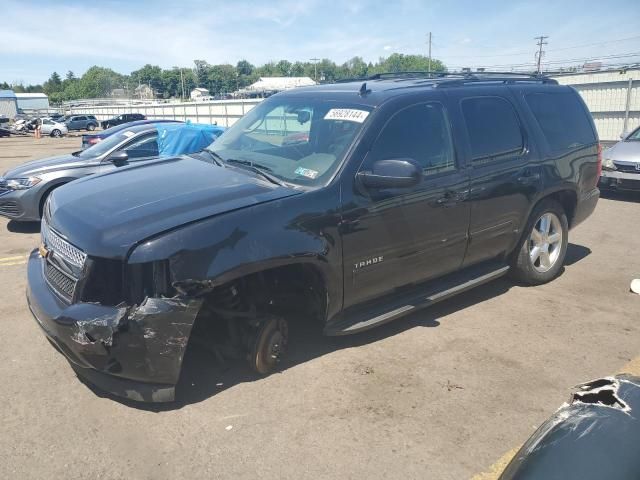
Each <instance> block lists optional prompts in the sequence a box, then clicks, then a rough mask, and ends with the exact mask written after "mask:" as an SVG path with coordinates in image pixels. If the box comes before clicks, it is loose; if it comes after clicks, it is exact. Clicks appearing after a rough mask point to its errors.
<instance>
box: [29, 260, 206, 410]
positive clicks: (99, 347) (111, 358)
mask: <svg viewBox="0 0 640 480" xmlns="http://www.w3.org/2000/svg"><path fill="white" fill-rule="evenodd" d="M45 262H46V261H45V260H44V259H43V258H42V257H40V255H39V254H38V251H37V250H34V251H33V252H32V253H31V255H30V257H29V265H28V285H27V302H28V304H29V309H30V310H31V313H32V314H33V316H34V318H35V320H36V321H37V323H38V325H40V327H41V328H42V330H43V332H44V334H45V335H46V337H47V338H48V339H49V341H51V343H52V344H53V345H54V346H55V347H56V349H57V350H58V351H59V352H60V353H62V354H63V355H64V356H65V357H66V358H67V360H68V361H69V363H70V364H71V366H72V367H73V369H74V370H75V372H76V373H77V375H78V376H79V377H81V378H82V379H84V380H86V381H87V382H89V383H91V384H93V385H95V386H96V387H98V388H99V389H101V390H104V391H106V392H109V393H112V394H114V395H117V396H120V397H124V398H128V399H130V400H136V401H145V402H168V401H172V400H174V396H175V385H176V383H177V381H178V378H179V376H180V370H181V367H182V359H183V357H184V353H185V351H186V347H187V343H188V339H189V336H190V333H191V327H192V326H193V322H194V321H195V317H196V315H197V313H198V311H199V309H200V304H201V302H200V300H196V299H193V300H187V301H185V300H178V299H169V298H166V299H165V298H162V299H161V298H147V299H145V301H144V302H142V304H141V305H140V306H133V307H130V306H127V305H118V306H103V305H99V304H94V303H75V304H72V305H68V304H66V303H65V302H64V301H62V300H61V299H60V298H58V296H57V295H56V294H55V293H53V291H52V290H51V289H50V288H49V286H48V284H47V282H46V279H45V275H44V265H45Z"/></svg>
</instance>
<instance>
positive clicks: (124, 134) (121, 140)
mask: <svg viewBox="0 0 640 480" xmlns="http://www.w3.org/2000/svg"><path fill="white" fill-rule="evenodd" d="M137 133H139V132H132V131H131V130H129V129H123V130H121V131H119V132H117V133H114V134H113V135H109V136H108V137H107V138H105V139H104V140H102V141H101V142H98V143H94V144H93V145H92V146H90V147H89V148H87V149H85V150H81V151H79V152H76V153H74V155H75V156H77V157H80V158H85V159H90V158H96V157H100V156H102V155H104V154H105V153H107V152H109V151H110V150H112V149H114V148H116V147H118V145H121V144H125V142H126V141H127V140H129V139H130V138H131V137H132V136H134V135H135V134H137Z"/></svg>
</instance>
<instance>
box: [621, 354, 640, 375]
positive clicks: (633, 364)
mask: <svg viewBox="0 0 640 480" xmlns="http://www.w3.org/2000/svg"><path fill="white" fill-rule="evenodd" d="M618 373H630V374H631V375H636V376H637V377H640V357H636V358H634V359H633V360H631V361H630V362H629V363H627V364H626V365H625V366H624V367H622V368H621V369H620V371H619V372H618Z"/></svg>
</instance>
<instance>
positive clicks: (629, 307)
mask: <svg viewBox="0 0 640 480" xmlns="http://www.w3.org/2000/svg"><path fill="white" fill-rule="evenodd" d="M79 143H80V140H79V139H78V138H65V139H51V138H45V139H42V140H40V141H36V140H35V139H33V138H32V137H26V138H10V139H4V138H3V139H0V171H2V172H4V171H5V170H6V169H8V168H9V167H11V166H13V165H17V164H19V163H22V162H25V161H27V160H29V159H32V158H42V157H45V156H48V155H53V154H58V153H64V152H68V151H72V150H74V149H76V148H78V146H79ZM639 215H640V196H638V195H635V196H634V195H624V196H615V197H613V198H606V199H602V200H601V201H600V203H599V204H598V208H597V210H596V212H595V213H594V215H593V216H592V217H591V218H590V219H588V220H587V222H586V223H584V224H583V225H581V226H580V227H578V228H577V229H576V230H574V231H572V232H571V235H570V242H571V244H570V246H569V252H568V258H567V264H566V268H565V271H564V273H563V274H562V276H561V277H560V278H558V279H557V280H556V281H554V282H552V283H550V284H548V285H544V286H541V287H534V288H526V287H520V286H514V285H512V284H511V283H510V282H509V281H507V280H504V279H502V280H498V281H494V282H492V283H490V284H487V285H484V286H482V287H479V288H477V289H476V290H473V291H471V292H469V293H466V294H464V295H462V296H459V297H458V298H454V299H451V300H449V301H446V302H444V303H442V304H439V305H437V306H436V307H434V308H431V309H429V310H424V311H422V312H419V313H417V314H414V315H411V316H408V317H406V318H404V319H401V320H398V321H396V322H394V323H392V324H389V325H386V326H383V327H380V328H378V329H376V330H373V331H370V332H366V333H363V334H360V335H357V336H352V337H339V338H324V337H321V336H320V335H319V333H318V331H316V330H313V329H305V330H300V331H298V332H297V333H295V335H294V346H293V352H292V359H291V362H290V363H289V364H288V365H287V367H288V368H286V369H284V370H283V371H282V372H281V373H278V374H274V375H272V376H270V377H268V378H256V377H255V376H253V375H252V374H250V373H249V372H248V371H247V370H246V369H245V368H244V367H243V366H242V365H229V366H227V367H224V368H223V367H221V366H219V365H216V364H215V362H214V360H213V358H212V357H211V355H210V354H208V353H207V352H202V351H193V352H191V354H190V355H188V358H187V361H186V365H185V371H184V374H183V378H182V380H181V384H180V387H179V388H180V390H179V396H180V399H179V401H178V402H176V403H175V404H171V405H169V406H164V407H158V406H149V405H138V404H131V403H123V402H121V401H119V400H117V399H114V398H111V397H108V396H104V395H102V394H100V393H99V392H96V391H94V390H92V389H91V388H89V387H87V386H86V385H85V384H83V383H81V382H80V381H79V380H78V379H77V377H76V376H75V375H74V373H73V371H72V370H71V368H70V367H69V365H68V363H67V362H66V360H65V359H64V358H63V357H62V356H61V355H60V354H58V352H56V351H55V350H54V349H53V348H52V347H51V345H50V344H49V343H48V342H47V341H46V340H45V338H44V336H43V335H42V333H41V332H40V330H39V328H38V326H37V325H36V323H35V322H34V321H33V319H32V317H31V314H30V313H29V311H28V308H27V306H26V302H25V298H24V290H25V281H26V280H25V273H26V265H25V256H26V255H27V253H28V252H29V251H30V250H31V249H32V248H34V247H36V246H37V243H38V236H39V234H38V225H29V224H26V225H23V224H16V223H15V222H7V221H6V220H4V219H1V220H0V288H1V291H2V297H1V298H2V300H3V301H2V303H1V304H0V339H2V340H1V345H2V347H1V348H0V379H1V380H2V388H0V404H2V405H3V407H2V409H1V410H0V421H1V423H2V433H1V434H0V478H16V479H17V478H19V479H38V480H43V479H49V478H67V479H94V478H105V479H164V478H167V479H169V478H171V479H173V478H247V479H253V478H293V479H305V478H310V479H317V478H340V479H343V478H394V479H395V478H416V479H430V478H436V479H461V478H469V477H471V476H473V475H474V474H475V473H477V472H480V471H482V470H484V469H486V468H487V467H488V466H489V465H491V464H492V463H493V462H494V460H496V459H497V458H499V457H500V456H501V455H503V454H504V453H505V452H506V451H508V450H511V449H512V448H513V447H515V446H517V445H519V444H520V443H521V442H523V441H524V440H525V439H526V438H527V437H528V436H529V435H530V434H531V433H532V432H533V430H534V428H535V427H536V426H537V425H538V424H540V423H541V422H542V421H543V420H544V419H546V418H547V417H548V416H549V415H550V414H551V413H552V412H553V411H554V410H555V409H556V408H557V407H558V406H559V405H560V404H561V403H562V402H563V401H565V400H566V399H567V398H568V394H569V390H570V387H571V386H572V385H575V384H577V383H579V382H582V381H585V380H589V379H591V378H594V377H599V376H603V375H607V374H610V373H612V372H615V371H617V370H619V369H620V368H621V366H622V365H624V364H626V363H627V362H628V361H629V360H631V359H632V358H633V357H635V356H636V355H637V354H638V345H639V342H638V340H639V338H640V335H639V331H640V326H639V325H638V312H640V297H637V296H634V295H633V294H631V293H629V282H630V281H631V279H633V278H635V277H640V255H638V254H637V247H638V240H637V239H638V236H639V234H640V224H639V223H638V218H639Z"/></svg>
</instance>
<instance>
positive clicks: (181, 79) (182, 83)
mask: <svg viewBox="0 0 640 480" xmlns="http://www.w3.org/2000/svg"><path fill="white" fill-rule="evenodd" d="M180 84H181V85H182V101H183V102H184V76H183V75H182V67H180Z"/></svg>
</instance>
